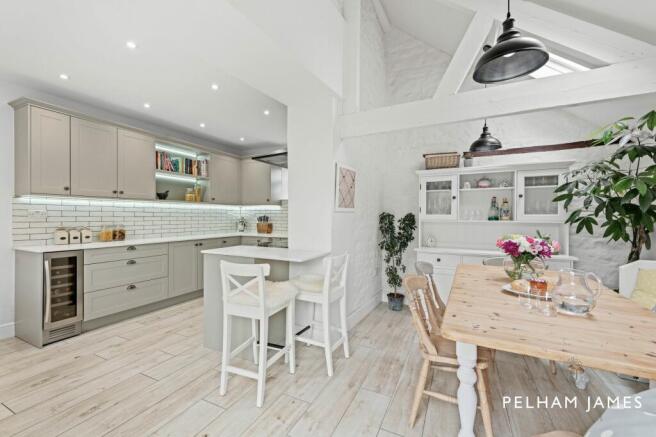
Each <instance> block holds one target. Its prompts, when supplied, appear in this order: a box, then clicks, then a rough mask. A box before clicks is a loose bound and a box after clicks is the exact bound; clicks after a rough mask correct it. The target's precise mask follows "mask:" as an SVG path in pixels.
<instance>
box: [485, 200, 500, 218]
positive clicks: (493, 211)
mask: <svg viewBox="0 0 656 437" xmlns="http://www.w3.org/2000/svg"><path fill="white" fill-rule="evenodd" d="M487 219H488V220H489V221H498V220H499V207H498V206H497V196H492V203H491V204H490V210H489V211H488V213H487Z"/></svg>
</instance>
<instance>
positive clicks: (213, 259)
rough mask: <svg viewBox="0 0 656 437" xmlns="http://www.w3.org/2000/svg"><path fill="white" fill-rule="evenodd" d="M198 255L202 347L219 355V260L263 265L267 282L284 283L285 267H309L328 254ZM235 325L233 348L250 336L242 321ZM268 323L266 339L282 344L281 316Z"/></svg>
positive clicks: (247, 251) (254, 251)
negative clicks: (267, 269) (200, 258)
mask: <svg viewBox="0 0 656 437" xmlns="http://www.w3.org/2000/svg"><path fill="white" fill-rule="evenodd" d="M201 254H203V264H204V268H203V271H204V280H203V284H204V289H203V296H204V305H203V324H204V326H203V329H204V333H205V335H204V341H205V347H208V348H210V349H214V350H217V351H220V350H221V344H222V343H221V336H222V333H223V331H222V330H223V300H222V286H221V272H220V269H219V263H220V262H221V260H226V261H230V262H236V263H244V264H260V263H266V264H269V265H270V266H271V274H270V275H269V277H268V278H267V279H269V280H272V281H285V280H287V279H289V266H290V264H291V263H294V264H305V263H311V262H313V261H316V260H318V259H320V258H322V257H324V256H326V255H328V252H324V251H317V250H296V249H285V248H278V247H257V246H232V247H222V248H217V249H210V250H203V251H201ZM301 311H302V310H301ZM238 322H241V323H234V325H233V327H232V331H233V336H234V337H237V338H234V337H233V344H241V343H242V342H243V341H245V340H246V338H248V336H249V332H250V323H248V322H247V321H246V320H245V319H244V320H239V321H238ZM270 323H271V325H270V326H271V327H270V333H269V338H270V340H271V342H272V343H278V344H283V339H284V334H285V330H284V326H285V324H284V313H283V312H281V313H279V314H276V315H274V316H273V317H272V318H271V322H270Z"/></svg>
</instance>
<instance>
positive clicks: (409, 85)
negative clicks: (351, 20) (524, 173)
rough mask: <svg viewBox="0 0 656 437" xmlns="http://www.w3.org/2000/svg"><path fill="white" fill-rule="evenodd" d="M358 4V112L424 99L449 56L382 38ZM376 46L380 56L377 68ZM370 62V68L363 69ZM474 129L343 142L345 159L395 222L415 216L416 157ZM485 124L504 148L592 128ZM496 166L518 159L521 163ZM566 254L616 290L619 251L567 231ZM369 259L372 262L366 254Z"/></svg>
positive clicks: (551, 116)
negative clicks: (370, 170)
mask: <svg viewBox="0 0 656 437" xmlns="http://www.w3.org/2000/svg"><path fill="white" fill-rule="evenodd" d="M366 3H369V1H368V0H364V1H363V11H364V12H363V13H364V15H365V16H364V18H363V26H362V31H363V35H362V45H363V46H362V51H363V64H362V72H363V73H362V79H363V80H362V83H361V87H362V88H363V89H362V94H361V99H362V109H370V108H372V107H377V106H381V105H384V104H395V103H403V102H407V101H412V100H419V99H425V98H430V97H432V95H433V93H434V91H435V89H436V87H437V84H438V83H439V80H440V79H441V77H442V75H443V74H444V71H445V69H446V66H448V62H449V60H450V57H449V55H448V54H446V53H444V52H440V51H439V50H436V49H434V48H432V47H430V46H428V45H426V44H425V43H423V42H421V41H418V40H416V39H414V38H413V37H411V36H409V35H407V34H405V33H404V32H402V31H400V30H399V29H395V28H392V29H391V30H390V31H388V32H387V33H383V32H382V29H381V27H380V25H378V24H377V21H376V22H375V23H374V22H373V21H375V20H376V17H375V13H374V12H373V10H372V8H371V7H370V5H368V6H366V7H365V4H366ZM365 23H367V25H365ZM381 42H382V50H383V53H384V66H382V67H381V65H380V54H381V52H380V51H381ZM365 52H366V56H364V53H365ZM372 59H376V61H377V62H371V60H372ZM365 67H366V68H365ZM381 80H384V81H385V83H386V84H387V85H386V90H381V89H380V81H381ZM638 112H640V111H638ZM608 121H609V122H610V121H612V120H608ZM482 124H483V123H482V121H478V122H467V123H455V124H450V125H440V126H431V127H425V128H419V129H410V130H406V131H400V132H393V133H389V134H382V135H373V136H368V137H362V138H357V139H350V140H349V141H348V142H347V143H346V144H345V145H346V146H347V147H346V149H345V154H346V155H350V154H355V153H356V152H353V151H351V150H350V149H351V148H358V149H359V151H358V152H357V153H365V152H366V156H368V160H367V161H366V162H364V161H363V164H362V165H373V166H376V168H377V172H376V173H375V174H371V175H370V176H369V177H371V178H375V179H377V181H378V182H377V183H378V185H375V184H373V185H375V188H374V187H371V188H370V189H371V192H370V193H369V195H372V196H376V195H378V194H379V193H380V195H381V199H382V203H381V207H382V209H381V210H385V211H389V212H391V213H393V214H395V215H396V216H397V217H400V216H401V215H403V214H406V213H407V212H413V213H415V214H417V213H418V200H417V196H418V193H417V190H418V181H417V178H416V175H415V174H414V172H415V170H418V169H422V168H424V163H423V158H422V155H423V154H424V153H429V152H447V151H458V152H462V151H465V150H467V149H468V148H469V145H470V144H471V142H472V141H474V140H475V139H476V138H477V137H478V136H479V135H480V132H481V128H482ZM488 125H489V126H490V129H491V131H492V133H493V135H494V136H496V137H497V138H499V139H500V140H501V141H502V142H503V144H504V147H505V148H512V147H522V146H531V145H544V144H556V143H563V142H570V141H577V140H583V139H587V138H590V136H591V135H592V132H593V131H595V130H596V129H597V128H598V126H597V125H594V124H591V123H590V122H588V121H585V120H583V119H581V118H578V117H576V116H574V115H572V114H571V113H569V112H567V111H563V110H552V111H542V112H536V113H531V114H522V115H513V116H508V117H499V118H493V119H490V120H488ZM604 153H606V152H605V151H604V149H595V150H594V151H593V152H591V150H590V149H587V150H579V151H571V152H554V153H545V154H539V155H532V156H531V157H530V158H529V159H536V160H543V161H546V160H564V159H574V160H577V161H580V162H583V161H587V160H591V159H598V158H599V157H601V156H603V155H604ZM501 159H503V160H507V161H512V160H518V159H521V160H526V159H527V156H526V155H522V156H519V157H502V158H501ZM356 168H357V166H356ZM360 182H362V178H360ZM377 190H378V191H377ZM380 190H382V191H380ZM368 214H369V215H370V216H372V217H373V215H374V213H373V211H371V212H369V213H368ZM376 215H377V214H376ZM370 223H371V222H370ZM416 244H417V242H416V241H415V242H414V244H413V246H412V247H411V248H410V250H409V251H408V253H407V255H406V257H405V263H406V265H408V266H409V268H412V267H411V266H412V265H413V264H414V261H415V259H416V257H415V253H414V251H413V250H412V249H414V248H415V247H416ZM374 250H376V251H377V249H374ZM570 252H571V254H572V255H574V256H577V257H578V258H579V259H580V261H579V262H578V263H577V267H579V268H581V269H585V270H591V271H594V272H596V273H597V274H599V275H600V276H601V277H602V279H603V280H604V282H605V283H606V284H607V285H608V286H610V287H617V281H618V279H617V271H618V270H617V268H618V266H619V265H622V264H624V263H625V260H626V257H627V255H628V245H627V244H625V243H613V242H611V243H609V242H608V241H607V240H605V239H603V238H601V236H600V235H598V233H597V234H595V236H590V235H588V234H587V233H586V234H576V233H575V232H573V231H571V232H570ZM371 257H372V258H373V257H374V254H373V253H372V254H371ZM643 258H647V259H650V258H655V256H654V251H653V250H652V251H651V252H649V251H648V252H646V253H644V255H643ZM378 259H380V258H378ZM380 279H381V282H382V288H383V289H384V290H385V289H386V284H385V278H384V275H380Z"/></svg>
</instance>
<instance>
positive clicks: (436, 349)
mask: <svg viewBox="0 0 656 437" xmlns="http://www.w3.org/2000/svg"><path fill="white" fill-rule="evenodd" d="M403 285H404V286H405V290H406V294H407V296H408V306H409V307H410V312H411V313H412V322H413V324H414V326H415V330H416V331H417V335H418V336H419V350H420V352H421V355H422V357H423V363H422V366H421V370H420V371H419V380H418V381H417V388H416V389H415V396H414V400H413V403H412V410H411V411H410V426H411V427H414V424H415V420H416V418H417V412H418V411H419V406H420V405H421V400H422V398H423V397H424V396H430V397H433V398H435V399H439V400H442V401H446V402H450V403H452V404H457V403H458V399H457V398H456V397H454V396H450V395H446V394H444V393H438V392H434V391H431V390H428V389H427V388H426V382H427V380H428V372H429V370H430V369H431V368H432V369H435V370H441V371H445V372H450V373H456V372H457V371H458V360H457V356H456V343H455V342H454V341H452V340H448V339H446V338H444V337H442V335H441V331H440V327H441V325H442V319H443V317H444V312H443V310H440V309H439V308H438V307H437V306H436V300H433V298H432V296H431V291H430V285H429V281H428V279H427V277H426V276H419V275H417V276H407V277H406V278H405V279H404V280H403ZM435 291H437V290H435ZM435 294H437V293H435ZM437 295H438V296H439V294H437ZM489 362H490V351H489V350H488V349H486V348H482V347H479V348H478V360H477V362H476V375H477V376H478V380H477V383H476V390H477V391H478V398H479V407H478V408H479V409H480V410H481V415H482V417H483V427H484V429H485V435H486V436H488V437H492V435H493V434H492V415H491V412H490V407H491V406H490V403H489V390H488V382H487V381H488V379H489V378H488V372H487V369H488V367H489Z"/></svg>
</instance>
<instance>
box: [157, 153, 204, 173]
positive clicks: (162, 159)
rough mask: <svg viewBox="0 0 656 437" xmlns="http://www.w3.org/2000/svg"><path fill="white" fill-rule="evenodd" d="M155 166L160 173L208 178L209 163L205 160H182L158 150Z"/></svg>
mask: <svg viewBox="0 0 656 437" xmlns="http://www.w3.org/2000/svg"><path fill="white" fill-rule="evenodd" d="M155 165H156V169H157V170H160V171H166V172H170V173H178V174H183V175H189V176H200V177H207V161H206V160H204V159H190V158H181V157H178V156H171V155H170V154H169V153H167V152H162V151H159V150H158V151H155Z"/></svg>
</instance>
